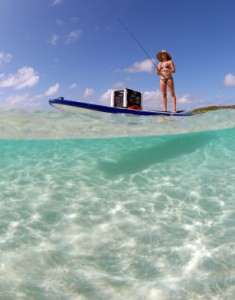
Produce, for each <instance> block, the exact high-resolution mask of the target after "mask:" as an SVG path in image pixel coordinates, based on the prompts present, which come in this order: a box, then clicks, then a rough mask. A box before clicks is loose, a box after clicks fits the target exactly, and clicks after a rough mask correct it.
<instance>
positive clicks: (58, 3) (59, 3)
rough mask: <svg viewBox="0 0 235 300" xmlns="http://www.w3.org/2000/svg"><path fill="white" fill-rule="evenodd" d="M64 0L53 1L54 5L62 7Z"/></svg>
mask: <svg viewBox="0 0 235 300" xmlns="http://www.w3.org/2000/svg"><path fill="white" fill-rule="evenodd" d="M62 2H63V0H53V1H52V5H61V4H62Z"/></svg>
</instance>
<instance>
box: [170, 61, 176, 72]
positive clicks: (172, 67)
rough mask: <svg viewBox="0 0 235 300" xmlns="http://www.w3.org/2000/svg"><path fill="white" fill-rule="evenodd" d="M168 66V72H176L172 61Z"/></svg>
mask: <svg viewBox="0 0 235 300" xmlns="http://www.w3.org/2000/svg"><path fill="white" fill-rule="evenodd" d="M170 66H171V69H170V72H171V73H175V72H176V69H175V64H174V62H173V61H172V60H171V61H170Z"/></svg>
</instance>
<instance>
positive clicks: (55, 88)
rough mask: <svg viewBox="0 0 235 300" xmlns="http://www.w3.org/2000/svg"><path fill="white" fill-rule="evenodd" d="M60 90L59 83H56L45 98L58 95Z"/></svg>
mask: <svg viewBox="0 0 235 300" xmlns="http://www.w3.org/2000/svg"><path fill="white" fill-rule="evenodd" d="M59 88H60V85H59V83H56V84H55V85H53V86H51V87H50V88H49V89H48V90H47V91H46V92H45V96H52V95H54V94H56V93H57V92H58V90H59Z"/></svg>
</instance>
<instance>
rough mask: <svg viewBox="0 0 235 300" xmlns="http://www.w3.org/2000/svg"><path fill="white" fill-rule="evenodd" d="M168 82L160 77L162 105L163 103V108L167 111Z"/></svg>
mask: <svg viewBox="0 0 235 300" xmlns="http://www.w3.org/2000/svg"><path fill="white" fill-rule="evenodd" d="M166 87H167V84H166V83H165V82H164V81H163V80H162V79H160V88H161V92H162V105H163V110H164V111H167V91H166Z"/></svg>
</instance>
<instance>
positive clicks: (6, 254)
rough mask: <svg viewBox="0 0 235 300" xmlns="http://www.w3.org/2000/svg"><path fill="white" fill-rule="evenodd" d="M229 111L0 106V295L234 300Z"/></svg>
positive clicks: (233, 130) (232, 122)
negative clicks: (0, 110) (134, 113)
mask: <svg viewBox="0 0 235 300" xmlns="http://www.w3.org/2000/svg"><path fill="white" fill-rule="evenodd" d="M234 116H235V113H234V112H233V111H230V110H227V111H217V112H212V113H208V114H205V115H200V116H193V117H188V118H181V117H170V118H167V117H161V118H136V117H134V118H133V117H132V118H127V117H125V116H119V117H117V116H114V117H111V116H109V117H104V116H103V115H95V116H92V117H89V116H80V115H76V114H69V113H64V112H60V111H54V112H20V111H5V112H4V114H3V117H2V120H1V121H0V128H1V135H0V137H1V140H0V153H1V159H0V170H1V173H0V214H1V218H0V253H1V256H0V270H1V272H0V299H4V300H5V299H7V300H8V299H40V300H41V299H53V300H54V299H79V300H80V299H81V300H84V299H100V300H106V299H107V300H109V299H115V300H116V299H117V300H119V299H120V300H122V299H123V300H124V299H131V300H132V299H133V300H134V299H135V300H136V299H139V300H142V299H146V300H152V299H154V300H155V299H159V300H171V299H180V300H181V299H182V300H184V299H185V300H188V299H193V300H195V299H234V298H235V199H234V198H235V196H234V195H235V185H234V182H235V155H234V153H235V118H234Z"/></svg>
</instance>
